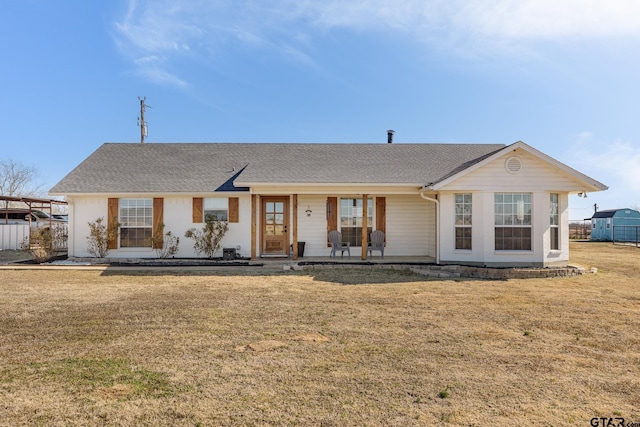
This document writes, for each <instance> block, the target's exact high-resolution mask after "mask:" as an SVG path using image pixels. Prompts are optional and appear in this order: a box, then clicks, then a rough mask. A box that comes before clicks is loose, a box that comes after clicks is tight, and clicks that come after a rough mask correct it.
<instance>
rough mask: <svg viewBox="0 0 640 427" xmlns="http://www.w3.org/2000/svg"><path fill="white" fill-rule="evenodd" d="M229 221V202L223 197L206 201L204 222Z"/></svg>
mask: <svg viewBox="0 0 640 427" xmlns="http://www.w3.org/2000/svg"><path fill="white" fill-rule="evenodd" d="M210 219H216V220H218V221H228V220H229V200H228V199H226V198H222V197H217V198H208V199H204V221H205V222H206V221H208V220H210Z"/></svg>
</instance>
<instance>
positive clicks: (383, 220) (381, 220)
mask: <svg viewBox="0 0 640 427" xmlns="http://www.w3.org/2000/svg"><path fill="white" fill-rule="evenodd" d="M376 230H380V231H382V232H383V233H384V240H385V242H386V241H387V199H386V198H385V197H376Z"/></svg>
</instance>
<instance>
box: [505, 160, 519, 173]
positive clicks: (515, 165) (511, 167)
mask: <svg viewBox="0 0 640 427" xmlns="http://www.w3.org/2000/svg"><path fill="white" fill-rule="evenodd" d="M504 167H505V169H507V172H509V173H518V172H520V171H521V170H522V160H520V158H518V157H509V158H508V159H507V161H506V162H504Z"/></svg>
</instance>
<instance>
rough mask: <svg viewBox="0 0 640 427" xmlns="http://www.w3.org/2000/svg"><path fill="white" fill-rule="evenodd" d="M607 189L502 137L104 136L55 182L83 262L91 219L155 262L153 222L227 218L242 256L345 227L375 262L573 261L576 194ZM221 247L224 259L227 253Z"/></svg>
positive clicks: (115, 251) (279, 251) (359, 252)
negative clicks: (330, 140) (374, 248)
mask: <svg viewBox="0 0 640 427" xmlns="http://www.w3.org/2000/svg"><path fill="white" fill-rule="evenodd" d="M606 189H607V187H606V186H605V185H604V184H602V183H600V182H598V181H596V180H595V179H593V178H590V177H588V176H586V175H584V174H582V173H580V172H578V171H576V170H574V169H572V168H570V167H569V166H566V165H564V164H562V163H561V162H559V161H557V160H555V159H553V158H551V157H549V156H547V155H545V154H543V153H541V152H540V151H538V150H536V149H534V148H532V147H530V146H529V145H527V144H525V143H524V142H520V141H518V142H516V143H513V144H511V145H502V144H398V143H381V144H279V143H264V144H259V143H249V144H245V143H152V144H150V143H146V144H134V143H106V144H104V145H102V146H101V147H100V148H98V149H97V150H96V151H95V152H94V153H93V154H91V155H90V156H89V157H88V158H87V159H86V160H84V161H83V162H82V163H80V165H78V166H77V167H76V168H75V169H74V170H73V171H71V172H70V173H69V174H68V175H67V176H66V177H64V178H63V179H62V180H61V181H60V182H59V183H57V184H56V185H55V186H54V187H53V188H52V189H51V190H50V194H52V195H57V196H64V197H65V198H66V200H67V201H68V203H69V256H70V257H86V256H89V253H88V252H87V236H88V235H89V227H88V223H89V222H91V221H95V220H96V219H97V218H105V219H107V220H108V221H109V222H113V221H118V222H119V223H120V224H121V227H120V233H119V236H118V239H117V241H113V242H112V244H111V249H112V250H111V252H110V253H109V257H114V258H117V257H124V258H131V257H134V258H151V257H155V256H156V255H155V252H154V250H153V249H152V248H151V246H150V244H149V243H148V242H147V237H149V236H150V235H151V233H152V230H153V229H154V228H155V227H156V226H157V225H158V224H161V223H162V224H164V225H165V231H171V232H172V234H174V235H177V236H180V237H181V241H180V246H179V252H178V253H177V254H176V257H195V256H196V253H195V252H194V249H193V247H192V246H193V245H192V243H193V242H192V241H191V240H189V239H186V238H184V237H183V236H184V233H185V231H186V230H187V229H189V228H192V227H198V226H201V225H202V223H203V221H204V218H205V216H206V215H209V214H215V215H217V216H218V217H219V218H226V219H227V220H228V224H229V230H228V232H227V234H226V235H225V237H224V240H223V244H222V245H223V247H230V248H236V249H237V251H238V253H239V254H241V255H242V256H244V257H251V259H257V258H260V257H269V256H292V257H293V258H294V259H297V258H298V255H299V254H298V247H299V245H298V242H305V253H304V257H305V258H306V257H317V256H324V257H326V256H328V255H329V252H330V249H329V245H328V240H327V235H328V231H331V230H339V231H340V232H341V233H342V236H343V240H344V241H345V242H349V243H350V245H351V255H352V257H353V256H358V257H359V258H361V259H366V258H367V255H368V254H367V250H366V248H367V239H368V236H369V234H370V233H371V231H372V230H382V231H383V232H384V233H385V242H386V246H385V256H387V257H393V256H404V257H429V258H431V259H432V260H433V261H434V262H436V263H441V264H445V263H451V264H465V265H482V266H565V265H566V264H567V262H568V260H569V225H568V219H569V218H568V201H569V194H571V193H578V192H593V191H602V190H606ZM219 255H222V253H221V254H219Z"/></svg>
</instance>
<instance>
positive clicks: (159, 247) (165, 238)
mask: <svg viewBox="0 0 640 427" xmlns="http://www.w3.org/2000/svg"><path fill="white" fill-rule="evenodd" d="M147 243H149V244H151V247H152V248H154V250H155V251H156V255H158V258H169V257H170V256H173V255H175V254H176V253H177V252H178V245H179V244H180V238H179V237H178V236H174V235H173V234H171V232H170V231H167V232H166V233H164V224H158V227H157V228H156V231H154V233H153V236H152V237H151V238H150V239H149V240H148V242H147Z"/></svg>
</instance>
